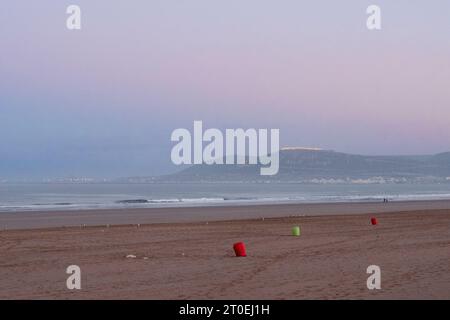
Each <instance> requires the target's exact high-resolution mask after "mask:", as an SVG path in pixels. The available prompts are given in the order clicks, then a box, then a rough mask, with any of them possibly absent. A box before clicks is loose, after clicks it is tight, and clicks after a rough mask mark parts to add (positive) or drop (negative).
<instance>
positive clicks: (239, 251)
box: [233, 242, 247, 257]
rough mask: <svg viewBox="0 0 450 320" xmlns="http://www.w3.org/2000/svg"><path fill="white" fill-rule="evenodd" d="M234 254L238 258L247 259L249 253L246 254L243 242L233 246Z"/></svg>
mask: <svg viewBox="0 0 450 320" xmlns="http://www.w3.org/2000/svg"><path fill="white" fill-rule="evenodd" d="M233 249H234V253H236V257H246V256H247V253H246V252H245V245H244V243H243V242H238V243H235V244H234V245H233Z"/></svg>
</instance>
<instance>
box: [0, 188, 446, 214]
mask: <svg viewBox="0 0 450 320" xmlns="http://www.w3.org/2000/svg"><path fill="white" fill-rule="evenodd" d="M383 198H388V199H389V200H390V201H401V200H440V199H450V184H433V185H429V184H367V185H364V184H336V185H327V184H295V183H181V184H180V183H158V184H156V183H155V184H0V212H11V211H33V210H34V211H40V210H82V209H106V208H150V207H179V206H211V205H236V204H241V205H246V204H257V203H314V202H324V203H326V202H357V201H360V202H361V201H382V199H383Z"/></svg>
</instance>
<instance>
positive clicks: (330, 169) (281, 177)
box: [151, 148, 450, 183]
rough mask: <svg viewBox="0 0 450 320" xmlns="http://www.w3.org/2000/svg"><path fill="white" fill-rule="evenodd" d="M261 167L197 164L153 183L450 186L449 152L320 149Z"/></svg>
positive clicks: (285, 155) (287, 154)
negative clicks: (270, 169) (275, 166)
mask: <svg viewBox="0 0 450 320" xmlns="http://www.w3.org/2000/svg"><path fill="white" fill-rule="evenodd" d="M259 172H260V171H259V165H195V166H191V167H189V168H187V169H184V170H182V171H180V172H178V173H176V174H172V175H167V176H163V177H158V178H152V179H151V180H152V181H155V180H157V181H161V180H164V181H180V182H181V181H183V182H186V181H211V182H215V181H274V182H275V181H285V182H286V181H297V182H316V183H339V182H354V183H380V182H381V183H383V182H396V183H403V182H416V183H420V182H445V183H450V152H447V153H441V154H437V155H419V156H363V155H354V154H346V153H342V152H335V151H330V150H319V149H302V148H286V149H282V150H281V151H280V170H279V173H278V174H277V175H275V176H261V175H260V174H259Z"/></svg>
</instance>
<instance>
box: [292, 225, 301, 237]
mask: <svg viewBox="0 0 450 320" xmlns="http://www.w3.org/2000/svg"><path fill="white" fill-rule="evenodd" d="M292 235H293V236H296V237H299V236H300V227H299V226H295V227H293V228H292Z"/></svg>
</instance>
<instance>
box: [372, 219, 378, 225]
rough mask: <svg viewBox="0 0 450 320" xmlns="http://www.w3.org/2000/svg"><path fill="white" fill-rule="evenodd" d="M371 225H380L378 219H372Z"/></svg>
mask: <svg viewBox="0 0 450 320" xmlns="http://www.w3.org/2000/svg"><path fill="white" fill-rule="evenodd" d="M370 223H371V224H372V225H373V226H376V225H377V224H378V220H377V218H370Z"/></svg>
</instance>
